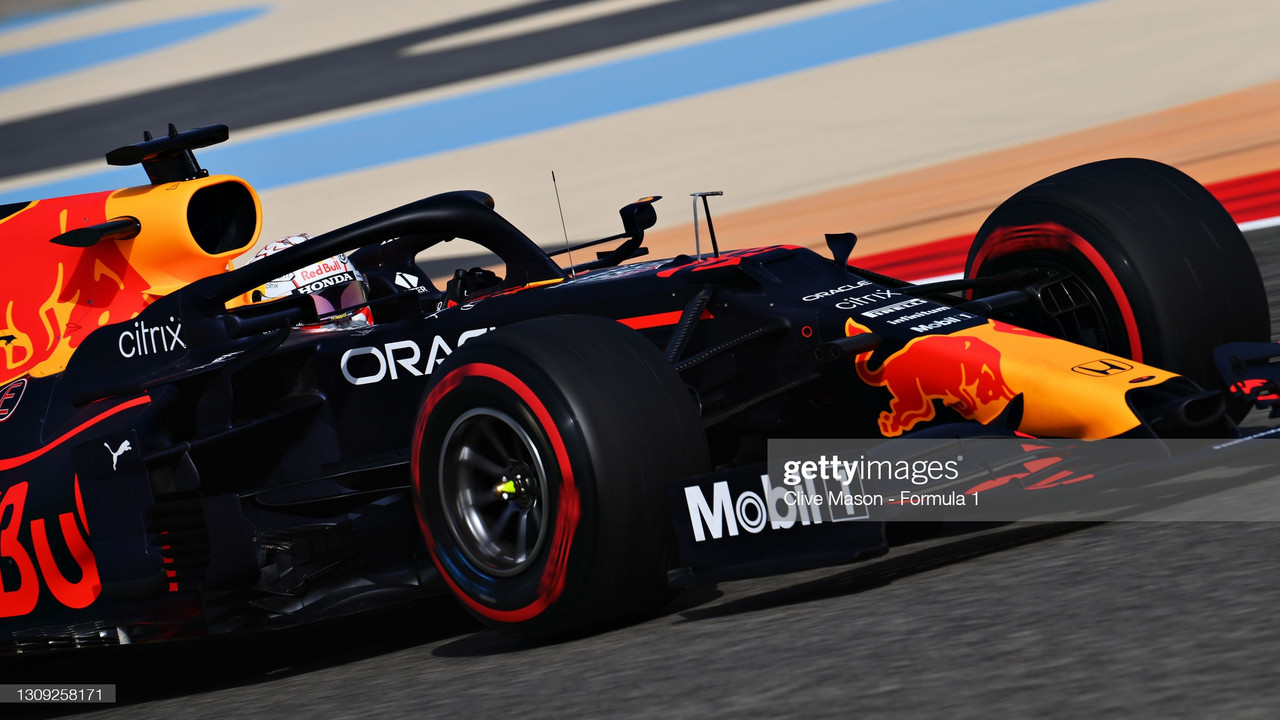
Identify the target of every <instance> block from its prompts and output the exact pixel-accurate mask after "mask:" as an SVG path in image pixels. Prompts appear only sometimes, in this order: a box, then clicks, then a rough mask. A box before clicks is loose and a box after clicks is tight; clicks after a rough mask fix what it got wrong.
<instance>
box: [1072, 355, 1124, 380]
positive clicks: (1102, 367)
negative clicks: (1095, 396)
mask: <svg viewBox="0 0 1280 720" xmlns="http://www.w3.org/2000/svg"><path fill="white" fill-rule="evenodd" d="M1071 369H1072V370H1073V371H1075V372H1078V373H1080V374H1081V375H1092V376H1094V377H1105V376H1107V375H1119V374H1120V373H1122V372H1128V371H1130V370H1132V369H1133V366H1132V365H1130V364H1129V363H1127V362H1125V361H1123V360H1116V359H1114V358H1103V359H1101V360H1091V361H1089V362H1087V363H1080V364H1079V365H1076V366H1075V367H1073V368H1071Z"/></svg>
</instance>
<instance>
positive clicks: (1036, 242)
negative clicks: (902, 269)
mask: <svg viewBox="0 0 1280 720" xmlns="http://www.w3.org/2000/svg"><path fill="white" fill-rule="evenodd" d="M1046 249H1047V250H1056V251H1059V252H1064V251H1066V250H1069V249H1070V250H1075V251H1076V252H1078V253H1080V255H1082V256H1083V257H1084V258H1085V260H1088V261H1089V264H1090V265H1092V266H1093V269H1094V270H1096V271H1097V272H1098V275H1100V276H1101V277H1102V280H1103V281H1104V282H1105V283H1106V284H1107V289H1108V290H1110V291H1111V296H1112V297H1113V298H1115V301H1116V305H1118V306H1119V308H1120V315H1121V317H1122V318H1123V319H1124V329H1125V334H1126V335H1128V336H1129V354H1130V357H1131V358H1132V359H1134V360H1137V361H1138V362H1142V339H1141V337H1140V336H1139V335H1138V320H1137V318H1136V317H1135V316H1134V314H1133V306H1132V305H1130V303H1129V297H1128V296H1127V295H1125V293H1124V287H1123V286H1121V285H1120V279H1119V278H1117V277H1116V274H1115V273H1114V272H1112V271H1111V267H1110V266H1109V265H1107V263H1106V261H1105V260H1103V259H1102V255H1100V254H1099V253H1098V251H1097V249H1095V248H1094V247H1093V246H1092V245H1090V244H1089V243H1088V242H1086V241H1085V239H1084V238H1082V237H1080V236H1079V235H1077V234H1076V233H1075V232H1074V231H1072V230H1070V229H1068V228H1066V227H1063V226H1062V225H1059V224H1058V223H1053V222H1049V223H1039V224H1036V225H1020V226H1017V227H1002V228H997V229H996V231H995V232H993V233H991V235H989V236H988V237H987V241H986V242H985V243H983V245H982V248H981V249H980V250H978V256H977V257H976V258H974V259H973V269H972V270H970V271H969V274H971V275H976V274H977V272H978V268H980V267H982V263H983V262H984V261H986V260H988V259H991V258H997V257H1001V256H1003V255H1008V254H1009V253H1011V252H1016V251H1019V250H1046Z"/></svg>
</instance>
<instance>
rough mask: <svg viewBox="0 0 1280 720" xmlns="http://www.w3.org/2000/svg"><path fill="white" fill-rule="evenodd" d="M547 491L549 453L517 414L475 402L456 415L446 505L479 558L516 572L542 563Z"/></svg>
mask: <svg viewBox="0 0 1280 720" xmlns="http://www.w3.org/2000/svg"><path fill="white" fill-rule="evenodd" d="M547 493H548V488H547V481H546V469H545V467H544V465H543V462H542V456H541V454H540V453H539V452H538V448H537V446H536V445H535V444H534V442H533V439H532V438H531V437H530V436H529V433H528V432H527V431H526V430H525V429H524V427H523V426H522V425H521V424H520V423H519V422H517V421H516V420H515V419H514V418H512V417H511V416H510V415H507V414H506V413H504V412H501V411H499V410H495V409H493V408H474V409H471V410H468V411H467V412H465V413H463V414H462V415H461V416H459V417H458V419H457V420H454V422H453V424H452V425H451V426H450V427H449V431H448V432H447V433H446V434H445V438H444V443H443V446H442V451H441V453H440V506H441V507H442V508H443V510H444V517H445V521H446V522H447V524H448V527H449V532H450V533H451V534H452V535H453V537H454V539H455V540H456V541H457V543H458V547H459V549H461V550H462V553H463V554H464V555H466V557H467V559H468V560H470V561H471V562H472V563H473V564H475V565H476V566H477V567H479V568H480V569H482V570H484V571H485V572H487V573H490V574H492V575H496V576H499V577H509V576H512V575H517V574H519V573H521V572H523V571H524V570H525V569H527V568H528V567H529V566H530V565H532V564H533V563H534V562H536V561H537V559H538V557H539V555H540V554H541V550H542V547H543V545H544V544H545V542H546V539H547V534H548V527H547V523H546V509H547V508H548V507H550V500H549V498H548V494H547Z"/></svg>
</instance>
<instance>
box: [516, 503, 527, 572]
mask: <svg viewBox="0 0 1280 720" xmlns="http://www.w3.org/2000/svg"><path fill="white" fill-rule="evenodd" d="M527 557H529V513H527V512H522V513H520V523H519V524H518V525H517V526H516V547H515V559H516V562H521V561H523V560H524V559H525V558H527Z"/></svg>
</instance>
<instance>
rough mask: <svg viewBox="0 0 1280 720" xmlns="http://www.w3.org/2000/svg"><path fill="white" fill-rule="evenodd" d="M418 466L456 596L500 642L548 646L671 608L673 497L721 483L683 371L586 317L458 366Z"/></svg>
mask: <svg viewBox="0 0 1280 720" xmlns="http://www.w3.org/2000/svg"><path fill="white" fill-rule="evenodd" d="M412 457H413V492H414V500H415V506H416V509H417V513H418V520H419V525H420V527H421V528H422V532H423V535H424V537H425V539H426V541H427V545H428V548H429V550H430V552H431V555H432V559H433V560H434V562H435V564H436V567H437V568H438V569H439V570H440V573H441V575H442V576H443V577H444V578H445V580H446V582H447V583H448V585H449V586H450V587H451V589H452V590H453V592H454V594H455V595H456V596H457V597H458V598H459V600H460V601H461V602H462V603H463V605H464V606H466V607H467V609H468V610H469V611H471V613H472V614H474V615H475V616H476V617H478V618H479V619H480V620H481V621H483V622H485V623H486V624H488V625H490V626H491V627H495V628H497V629H499V630H501V631H503V632H506V633H509V634H514V635H518V636H523V637H529V638H534V639H544V640H545V639H557V638H561V637H567V636H571V635H575V634H579V633H583V632H588V631H591V630H596V629H600V628H603V627H607V626H609V625H613V624H617V623H619V622H623V621H626V620H628V619H631V618H634V617H636V616H637V615H639V614H641V613H643V612H646V611H650V610H652V609H655V608H656V607H657V606H659V605H661V604H662V603H663V602H664V601H665V600H666V598H667V597H668V595H667V585H666V570H667V569H668V568H669V567H670V564H671V560H672V557H673V553H674V550H673V539H672V530H671V526H670V519H669V513H668V511H667V502H666V497H665V493H666V487H665V483H666V481H667V480H669V479H673V478H678V477H685V476H689V475H695V474H698V473H702V472H706V471H708V470H709V468H710V460H709V456H708V452H707V447H706V440H705V435H704V434H703V431H702V426H701V422H700V420H699V417H698V412H697V408H696V406H695V405H694V403H693V401H692V399H691V397H690V396H689V393H688V391H687V390H686V388H685V386H684V383H683V382H682V381H681V380H680V378H679V376H678V375H677V374H676V372H675V370H674V369H673V368H672V367H671V365H670V364H669V363H668V362H667V361H666V360H665V358H663V357H662V354H661V353H660V352H659V351H658V349H657V348H656V347H655V346H654V345H653V344H652V343H650V342H649V341H647V340H645V339H644V338H643V337H641V336H640V335H639V334H637V333H635V332H634V331H632V330H630V329H628V328H626V327H624V326H622V325H620V324H618V323H617V322H615V321H612V320H608V319H605V318H599V317H589V316H560V317H552V318H543V319H538V320H531V321H527V322H522V323H517V324H515V325H511V326H508V327H504V328H501V329H499V330H496V331H494V332H491V333H487V334H486V335H484V336H481V337H479V338H476V339H474V340H471V341H469V342H468V343H467V344H466V345H465V346H463V347H462V348H460V349H459V350H458V351H457V352H455V353H454V354H453V355H451V356H450V357H449V358H448V359H447V360H446V361H445V362H444V363H443V364H442V365H441V366H440V367H439V368H438V369H437V370H436V371H435V372H434V373H433V383H432V385H431V386H430V387H429V388H428V391H427V394H426V397H425V399H424V401H423V404H422V408H421V410H420V413H419V418H418V422H417V424H416V428H415V437H414V445H413V456H412Z"/></svg>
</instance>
